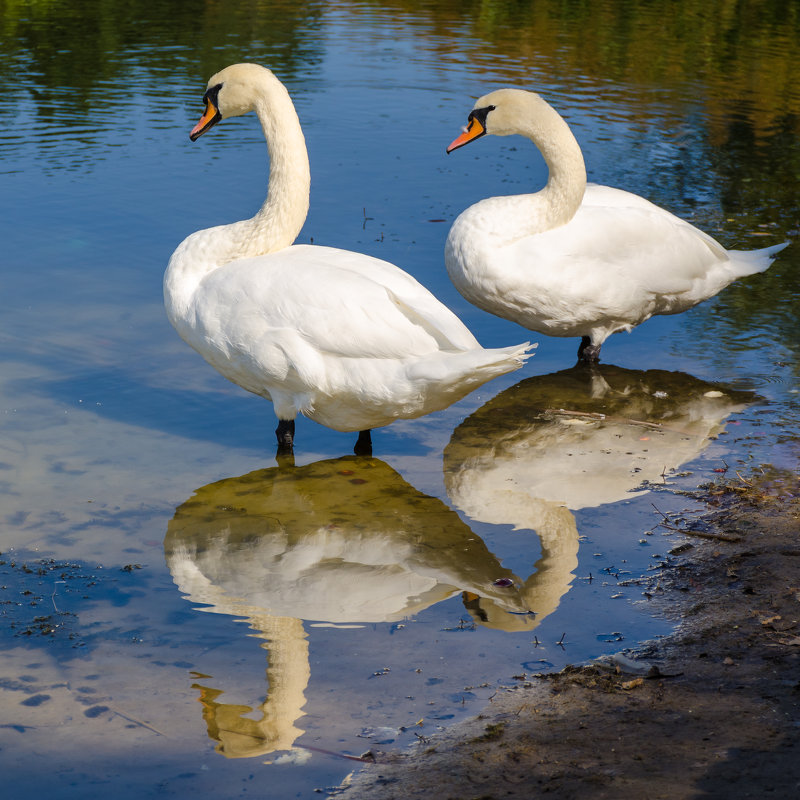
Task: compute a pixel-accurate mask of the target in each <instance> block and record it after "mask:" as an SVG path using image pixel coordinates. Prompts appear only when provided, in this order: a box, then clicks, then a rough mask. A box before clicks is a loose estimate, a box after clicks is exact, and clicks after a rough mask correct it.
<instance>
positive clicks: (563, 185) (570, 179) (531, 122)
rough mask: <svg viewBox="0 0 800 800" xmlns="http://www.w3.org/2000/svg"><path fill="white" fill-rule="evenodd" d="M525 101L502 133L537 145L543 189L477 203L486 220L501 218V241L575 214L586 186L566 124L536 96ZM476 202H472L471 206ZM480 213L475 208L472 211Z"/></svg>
mask: <svg viewBox="0 0 800 800" xmlns="http://www.w3.org/2000/svg"><path fill="white" fill-rule="evenodd" d="M528 103H529V104H530V105H526V106H525V108H524V110H521V112H520V113H519V114H518V116H517V119H516V121H515V124H514V128H513V130H511V129H509V130H508V133H512V132H513V133H518V134H521V135H522V136H526V137H527V138H529V139H530V140H531V141H532V142H533V143H534V144H535V145H536V146H537V147H538V148H539V150H540V152H541V153H542V156H544V160H545V162H546V164H547V168H548V171H549V175H548V179H547V184H546V185H545V187H544V188H543V189H541V190H540V191H538V192H535V193H533V194H523V195H513V196H510V197H493V198H489V199H488V200H485V201H483V203H486V204H488V206H487V210H490V214H489V215H488V217H487V218H489V219H496V218H497V217H500V218H502V219H503V239H504V240H505V241H507V242H514V241H517V240H519V239H522V238H525V237H527V236H535V235H536V234H540V233H544V232H546V231H549V230H553V229H554V228H558V227H560V226H561V225H565V224H566V223H567V222H569V221H570V220H571V219H572V218H573V217H574V216H575V213H576V212H577V210H578V208H579V207H580V205H581V201H582V200H583V194H584V191H585V189H586V167H585V165H584V161H583V154H582V153H581V149H580V146H579V145H578V142H577V140H576V139H575V137H574V136H573V135H572V131H571V130H570V129H569V126H568V125H567V123H566V122H564V120H563V119H562V118H561V117H560V116H559V114H558V113H557V112H556V111H555V109H553V108H552V107H551V106H549V105H548V104H547V103H546V102H545V101H544V100H542V98H540V97H538V96H537V95H531V96H530V97H529V98H528ZM481 205H482V203H478V205H477V206H476V209H480V207H481ZM482 214H483V210H479V211H478V215H479V216H480V215H482ZM478 224H480V223H478ZM494 234H495V235H497V231H496V230H495V231H494Z"/></svg>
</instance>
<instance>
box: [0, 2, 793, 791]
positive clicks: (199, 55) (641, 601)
mask: <svg viewBox="0 0 800 800" xmlns="http://www.w3.org/2000/svg"><path fill="white" fill-rule="evenodd" d="M667 5H669V11H668V13H667V10H666V9H667ZM799 9H800V5H798V4H797V3H794V2H792V3H788V4H787V3H785V2H759V3H755V2H754V3H744V4H738V5H735V6H731V5H730V4H727V3H722V2H719V3H712V4H711V5H708V4H706V5H704V6H703V8H702V9H697V8H696V4H692V3H688V2H686V3H677V4H674V3H670V4H666V3H647V4H636V3H633V4H631V3H613V2H604V3H593V4H590V5H586V6H584V5H577V6H574V5H571V4H567V5H564V4H561V3H548V2H545V3H535V4H534V3H527V2H523V3H519V2H513V3H512V2H509V3H503V2H500V3H496V2H493V3H485V2H469V1H466V2H464V1H462V2H458V3H456V2H428V3H424V4H418V3H402V2H392V3H388V4H387V3H381V4H377V3H369V2H362V3H357V2H348V3H338V4H329V3H316V2H307V3H291V4H290V3H283V2H278V3H269V4H262V3H228V4H225V5H224V7H223V6H215V5H208V4H205V3H200V2H180V3H166V2H164V3H148V4H142V3H133V4H131V3H127V4H122V3H116V2H111V3H105V4H102V5H100V6H97V4H94V3H81V2H78V3H76V2H70V3H66V2H53V3H47V4H42V3H35V2H32V1H31V2H18V3H17V2H14V3H12V2H6V3H4V4H2V5H0V36H1V37H2V38H1V39H0V53H1V54H2V59H0V73H2V77H3V84H4V87H5V102H4V104H3V107H2V109H0V115H1V116H2V123H3V124H2V126H0V127H1V130H0V144H2V149H0V180H1V181H2V184H3V192H2V199H0V203H2V213H3V218H4V220H5V221H6V227H5V236H4V243H3V244H4V247H3V257H2V279H3V284H2V286H3V291H2V293H0V304H2V320H3V322H2V325H0V363H2V376H3V380H2V382H1V383H0V400H1V401H2V402H0V410H1V411H2V415H0V421H1V423H0V424H2V426H3V429H2V438H1V439H0V442H1V443H0V488H2V492H3V495H2V498H3V504H2V520H3V528H2V532H1V533H0V550H2V552H3V556H2V561H4V564H2V565H0V570H2V581H1V582H2V584H3V586H4V587H5V588H4V589H3V596H2V600H3V606H1V607H0V614H2V615H3V616H2V619H3V620H4V622H5V623H7V624H4V625H3V626H2V628H0V635H1V636H2V637H3V656H2V659H0V679H1V680H2V683H1V684H0V688H2V692H0V708H1V709H2V713H1V714H0V747H1V748H2V749H1V750H0V761H2V764H3V775H4V778H3V781H4V788H5V789H6V790H7V794H8V796H9V797H14V798H26V797H38V796H40V795H41V794H42V793H43V792H47V793H49V794H50V795H51V796H54V797H59V798H62V797H63V798H67V797H75V798H83V797H87V796H91V795H94V794H100V793H102V794H105V793H107V792H108V791H111V790H113V791H114V792H115V793H117V794H120V795H122V796H123V797H131V798H134V797H136V798H140V797H150V796H188V795H189V794H190V793H192V792H196V791H198V790H202V791H204V792H214V791H217V792H218V793H219V794H220V795H221V796H226V797H234V796H236V797H238V796H243V797H244V796H248V795H250V794H256V793H257V794H258V796H261V797H265V796H267V797H275V798H285V797H306V796H311V795H312V794H313V793H314V789H316V788H325V787H329V786H333V785H336V784H338V782H339V781H340V780H341V779H342V778H343V777H344V775H345V774H346V773H347V772H348V771H349V770H350V769H351V768H352V767H353V764H354V762H352V761H349V760H348V759H347V758H344V757H343V756H358V755H360V754H361V753H363V752H364V751H366V750H368V749H369V748H370V747H380V748H388V747H402V746H406V745H413V744H414V743H415V742H417V741H423V740H424V739H425V737H427V736H429V735H430V734H431V733H433V732H435V731H436V730H437V729H438V728H439V727H440V726H444V725H448V724H452V722H454V721H457V720H458V719H460V718H463V717H464V716H465V715H469V714H475V713H477V712H479V711H480V709H481V708H482V707H483V705H484V704H485V702H486V701H487V700H488V698H489V697H490V696H491V694H492V693H493V692H495V691H496V690H497V688H498V687H499V686H503V685H510V684H512V683H514V682H515V680H517V679H518V678H519V676H521V675H526V674H530V673H532V672H536V671H540V670H543V669H558V668H560V667H561V666H563V665H564V664H566V663H577V662H581V661H584V660H587V659H590V658H594V657H597V656H599V655H602V654H604V653H613V652H616V651H618V650H620V649H622V648H625V647H630V646H634V645H635V644H636V643H637V642H638V641H640V640H642V639H645V638H648V637H651V636H655V635H659V634H662V633H664V632H666V631H668V630H669V625H668V623H667V622H665V621H663V620H656V619H653V618H651V616H650V615H649V614H648V609H647V600H646V596H645V595H644V594H643V592H644V590H645V589H646V588H647V587H645V586H643V585H639V584H638V583H637V579H638V577H639V576H641V575H643V574H646V573H647V572H648V570H649V568H650V567H651V566H653V565H657V564H659V563H661V561H663V560H664V559H665V558H666V557H667V555H668V550H669V549H670V548H672V547H673V546H674V545H675V544H676V543H677V540H676V539H675V538H674V537H672V536H670V535H668V534H669V532H665V531H664V530H663V529H659V528H658V523H659V522H660V521H661V519H662V517H661V516H660V514H659V513H658V512H662V513H672V512H678V511H680V510H683V509H684V508H685V509H686V511H687V513H689V512H691V511H692V510H693V509H694V508H695V506H693V505H692V504H691V503H690V501H688V500H686V499H685V498H682V497H680V496H678V495H675V494H673V493H670V492H667V491H664V490H663V487H664V486H667V487H670V486H671V487H674V488H692V487H694V486H697V485H698V484H700V483H702V482H704V481H707V480H710V479H712V478H714V477H716V476H718V475H719V474H720V473H719V472H715V470H722V469H725V468H726V466H729V467H730V468H731V471H735V470H741V471H744V472H746V471H747V470H749V469H754V468H757V465H758V464H760V463H763V462H767V461H774V462H777V463H779V464H782V465H787V466H794V465H795V464H796V455H797V447H796V432H797V428H798V425H797V422H798V364H799V363H800V361H799V360H798V352H800V330H798V324H797V308H798V293H799V287H800V279H798V277H797V276H798V275H799V274H800V271H798V267H800V263H798V255H797V253H796V252H795V250H796V248H795V247H794V246H792V247H790V248H789V249H787V250H786V251H785V252H784V253H783V254H781V257H780V258H779V260H778V261H777V262H776V263H775V265H774V266H773V267H772V268H771V269H770V271H769V272H768V273H766V274H765V275H762V276H758V277H755V278H753V279H750V280H747V281H743V282H741V283H740V284H739V285H737V286H735V287H731V288H729V289H728V290H726V291H725V292H724V293H722V294H721V295H720V296H719V297H718V298H715V299H714V300H713V301H710V302H708V303H706V304H703V305H701V306H699V307H698V308H696V309H694V310H692V311H691V312H689V313H686V314H683V315H681V316H679V317H674V318H672V317H662V318H658V319H654V320H650V321H649V322H647V323H646V324H645V325H643V326H641V327H640V328H638V329H637V330H636V331H635V332H634V333H632V334H630V335H617V336H614V337H612V338H611V339H610V340H609V341H608V342H606V344H605V346H604V348H603V355H604V364H603V365H602V369H601V370H600V371H599V372H598V374H597V375H595V376H594V377H593V378H590V376H587V375H586V373H584V372H582V371H575V370H572V369H570V367H571V366H572V364H573V363H574V357H575V350H576V347H577V342H575V341H572V340H558V339H548V338H545V337H537V338H538V341H539V348H538V351H537V354H536V356H535V357H534V358H533V359H532V360H531V361H530V362H529V364H528V365H526V367H525V368H524V369H523V370H522V371H521V372H518V373H516V374H514V375H510V376H506V377H505V378H503V379H499V380H497V381H494V382H492V383H490V384H488V385H487V386H484V387H483V388H481V389H480V390H479V391H477V392H475V393H474V394H472V395H470V396H469V397H467V398H466V399H465V400H463V401H462V402H461V403H459V404H457V405H455V406H452V407H451V408H449V409H447V410H445V411H443V412H440V413H438V414H435V415H431V416H430V417H427V418H424V419H421V420H415V421H409V422H402V423H397V424H395V425H393V426H391V427H389V428H386V429H382V430H380V431H377V432H375V434H374V442H375V458H373V459H356V458H353V457H352V456H350V455H349V453H350V452H351V448H352V444H353V441H352V438H353V437H351V436H349V435H345V434H339V433H336V432H333V431H329V430H327V429H325V428H322V427H320V426H318V425H315V424H314V423H311V422H308V421H304V420H300V421H299V422H298V447H297V452H296V458H295V464H294V466H293V467H292V466H291V465H287V464H278V463H277V462H276V461H275V459H274V434H273V429H274V427H275V420H274V416H273V414H272V410H271V407H270V405H269V404H268V403H266V402H265V401H263V400H260V399H259V398H255V397H251V396H248V395H246V394H245V393H243V392H242V391H240V390H238V389H237V388H236V387H234V386H232V385H231V384H228V383H227V382H226V381H225V380H224V379H223V378H221V377H220V376H218V375H217V374H216V373H215V372H214V371H213V370H211V369H210V368H209V367H207V365H206V364H205V363H204V362H203V361H202V360H201V359H200V358H199V356H196V355H195V354H194V353H193V352H192V351H190V350H189V349H188V348H187V347H186V346H185V345H184V344H183V343H182V342H181V341H180V340H179V339H178V337H177V335H176V334H175V333H174V332H173V331H172V329H171V328H170V326H169V324H168V322H167V321H166V319H165V316H164V313H163V305H162V300H161V276H162V274H163V270H164V268H165V266H166V262H167V260H168V258H169V255H170V253H171V252H172V250H173V249H174V248H175V246H176V245H177V244H178V242H180V240H181V239H182V238H183V237H184V236H185V235H187V234H188V233H190V232H191V231H193V230H197V229H199V228H201V227H206V226H209V225H212V224H217V223H220V222H227V221H233V220H235V219H240V218H243V217H246V216H249V215H250V214H252V213H253V211H254V209H255V208H257V206H258V205H259V204H260V202H261V200H262V199H263V196H264V193H265V191H266V171H267V162H266V150H265V148H264V145H263V141H262V139H261V132H260V129H259V127H258V125H257V121H256V120H255V118H254V117H251V118H243V119H237V120H230V121H226V122H225V123H224V124H222V125H220V126H217V127H216V128H215V129H214V131H213V132H212V133H210V134H209V135H208V136H205V137H203V139H201V140H200V141H198V142H197V143H194V144H192V143H190V142H189V140H188V131H189V130H190V129H191V127H192V126H193V125H194V123H195V121H196V120H197V118H198V117H199V115H200V113H201V111H202V102H201V98H202V94H203V91H204V88H205V83H206V80H207V79H208V77H209V76H210V75H211V74H212V73H213V72H215V71H217V70H218V69H219V68H221V67H222V66H225V65H226V64H228V63H232V62H235V61H241V60H253V61H258V62H260V63H262V64H265V65H266V66H269V67H270V68H272V69H273V70H274V71H275V73H276V74H277V75H278V76H279V77H280V79H281V80H283V81H284V82H285V83H286V85H287V87H288V88H289V91H290V92H291V94H292V96H293V98H294V100H295V103H296V105H297V108H298V113H299V115H300V119H301V123H302V125H303V128H304V131H305V135H306V138H307V142H308V148H309V154H310V158H311V166H312V197H311V209H310V212H309V217H308V220H307V222H306V225H305V228H304V229H303V231H302V233H301V235H300V238H299V241H302V242H308V241H311V240H313V241H314V242H316V243H320V244H323V243H324V244H329V245H334V246H340V247H345V248H349V249H354V250H359V251H362V252H367V253H370V254H373V255H376V256H379V257H382V258H385V259H387V260H389V261H392V262H394V263H397V264H399V265H400V266H402V267H403V268H404V269H406V270H408V271H409V272H410V273H412V274H413V275H414V276H415V277H416V278H418V279H419V280H420V281H421V282H422V283H423V284H425V285H426V286H427V287H429V288H430V289H431V290H432V291H433V292H434V293H435V294H436V295H437V296H438V297H439V298H440V299H441V300H442V301H443V302H445V303H446V304H447V305H448V306H450V307H451V308H453V309H454V310H455V311H456V312H457V313H458V314H459V316H461V318H462V319H463V320H464V321H465V322H466V323H467V325H469V327H470V328H471V329H472V330H473V331H474V332H475V333H476V335H477V336H478V338H479V340H480V341H481V343H482V344H484V345H486V346H500V345H507V344H512V343H516V342H521V341H524V340H525V339H526V338H528V337H529V334H528V333H527V332H526V331H524V330H522V329H520V328H518V327H517V326H515V325H513V324H511V323H508V322H506V321H504V320H500V319H497V318H494V317H491V316H490V315H488V314H485V313H483V312H481V311H479V310H478V309H476V308H474V307H472V306H470V305H469V304H467V303H466V302H465V301H464V300H463V299H462V298H461V297H460V295H458V293H457V292H456V291H455V289H454V288H453V287H452V285H451V284H450V283H449V281H448V279H447V276H446V273H445V271H444V266H443V259H442V250H443V245H444V240H445V237H446V235H447V230H448V227H449V223H450V222H451V221H452V220H453V219H454V218H455V216H456V215H457V214H458V213H459V212H460V211H461V210H462V209H463V208H464V207H466V206H467V205H469V204H470V203H472V202H474V201H476V200H478V199H480V198H481V197H484V196H487V195H492V194H503V193H512V192H521V191H528V190H533V189H535V188H536V187H538V186H540V185H541V184H542V182H543V181H544V180H545V178H546V171H545V167H544V164H543V162H542V160H541V157H540V156H539V155H538V154H537V153H536V152H535V150H534V149H533V148H532V147H531V146H530V145H528V144H527V143H526V142H525V141H523V140H522V139H503V140H500V139H492V138H487V139H485V140H482V141H481V142H479V143H476V144H475V145H473V146H471V147H470V148H467V149H465V150H462V151H459V152H457V153H454V154H453V155H451V156H445V154H444V148H445V146H446V145H447V144H448V143H449V142H450V141H451V140H452V139H453V137H454V136H455V135H456V134H457V132H458V131H459V129H460V127H461V125H463V124H464V121H465V119H466V114H467V112H468V111H469V109H470V108H471V106H472V102H473V99H474V98H475V97H477V96H478V95H480V94H483V93H485V92H486V91H488V90H491V89H492V88H499V87H501V86H506V85H519V86H524V87H527V88H533V89H536V90H537V91H540V92H541V93H542V94H543V95H545V96H546V97H547V98H548V99H549V100H550V101H551V102H552V103H553V104H554V105H555V106H556V107H557V108H558V109H559V110H560V111H561V112H562V113H563V115H564V116H565V118H566V119H567V120H568V121H569V122H570V124H571V125H572V126H573V129H574V131H575V133H576V136H577V137H578V139H579V141H580V144H581V146H582V148H583V149H584V154H585V157H586V161H587V168H588V171H589V175H590V178H591V179H592V180H595V181H598V182H603V183H608V184H611V185H616V186H621V187H624V188H627V189H630V190H632V191H635V192H637V193H639V194H642V195H644V196H646V197H648V198H650V199H651V200H654V201H655V202H658V203H660V204H662V205H664V206H665V207H667V208H669V209H671V210H673V211H675V212H677V213H680V214H681V215H683V216H685V217H687V218H689V219H691V220H692V221H693V222H695V223H696V224H698V225H700V226H701V227H703V228H704V229H706V230H708V231H709V232H710V233H713V234H714V235H716V236H717V237H718V238H719V239H720V241H722V242H723V243H724V244H725V245H727V246H737V247H743V248H754V247H760V246H764V245H766V244H771V243H775V242H779V241H784V240H788V239H793V238H794V236H795V234H796V230H797V221H798V194H799V193H798V178H799V176H800V168H799V167H798V165H799V164H800V148H799V147H798V144H797V142H798V137H797V134H798V119H800V117H799V116H798V114H800V90H798V88H797V82H796V80H795V79H794V74H793V65H794V64H796V63H797V57H798V53H797V49H798V46H800V45H798V42H800V35H798V34H800V31H798V26H800V12H799ZM606 362H607V363H606ZM562 409H563V410H565V411H566V413H564V412H562ZM598 414H604V415H605V419H600V418H599V417H598ZM729 474H731V473H730V472H729ZM653 487H661V488H660V489H659V490H658V491H655V490H654V488H653ZM654 505H655V506H656V507H657V510H656V508H654ZM23 564H24V565H26V568H27V569H23V567H22V565H23ZM26 592H28V593H29V594H26ZM531 609H534V610H535V613H529V612H530V610H531ZM515 676H517V677H516V678H515ZM43 763H46V764H47V769H46V770H44V769H42V768H41V765H42V764H43Z"/></svg>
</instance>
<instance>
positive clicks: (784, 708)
mask: <svg viewBox="0 0 800 800" xmlns="http://www.w3.org/2000/svg"><path fill="white" fill-rule="evenodd" d="M698 496H699V497H701V499H702V500H704V501H705V502H706V503H707V504H708V506H709V512H708V514H705V515H703V516H702V517H701V518H698V519H695V520H693V521H692V522H690V523H677V525H681V524H683V525H684V527H683V528H682V530H683V532H684V533H685V534H686V544H685V545H683V546H682V547H679V548H677V551H678V552H677V553H675V554H674V555H673V556H672V557H671V559H670V561H669V562H668V564H667V565H665V566H664V568H663V569H662V570H661V571H660V573H659V574H658V576H657V578H655V579H654V582H653V584H652V586H650V587H649V593H650V594H651V596H652V602H653V603H656V604H657V605H658V608H659V609H660V611H661V613H663V614H664V615H665V616H667V617H669V618H672V619H675V620H676V621H678V622H679V625H678V628H677V630H676V632H675V633H674V634H672V635H671V636H669V637H666V638H663V639H660V640H658V641H655V642H650V643H648V644H646V645H643V646H642V647H640V648H638V649H637V650H636V651H635V652H632V653H631V652H626V654H625V656H626V657H623V658H620V659H618V660H617V661H613V660H608V661H604V662H599V663H597V664H591V665H582V666H576V667H568V668H566V669H564V670H563V671H562V672H559V673H557V674H548V675H526V676H519V682H518V685H516V686H513V687H508V688H507V689H504V690H502V691H499V692H498V693H497V694H496V695H495V696H494V697H493V698H492V702H491V703H490V705H489V706H488V707H487V708H486V709H484V711H483V713H482V714H481V715H479V716H478V717H475V718H473V719H471V720H469V721H467V722H466V723H464V724H461V725H458V726H454V727H453V728H452V729H449V730H447V731H445V732H444V733H442V734H440V735H436V736H434V737H431V738H430V739H428V740H426V741H424V742H421V743H420V744H419V745H418V746H417V747H416V749H415V750H414V751H413V752H407V753H400V754H397V753H395V754H391V753H382V752H374V753H372V754H371V757H372V756H374V758H375V763H372V764H370V765H368V766H366V767H365V768H364V769H363V770H360V771H357V772H355V773H353V774H352V775H351V776H350V778H349V779H348V781H347V782H346V783H345V784H344V785H343V787H342V788H341V789H340V790H339V791H337V792H336V794H335V796H336V798H338V799H341V800H351V799H352V800H415V798H425V799H426V800H428V798H430V797H436V798H437V800H501V798H531V797H537V796H539V795H543V794H547V795H548V796H549V797H554V798H578V797H581V798H584V797H592V798H593V800H602V798H615V800H626V799H627V798H631V800H633V799H634V798H635V799H636V800H642V798H646V799H647V800H656V799H657V798H669V799H672V798H720V800H722V799H723V798H725V800H731V799H732V798H747V797H752V798H765V797H767V798H797V797H800V483H799V482H798V478H797V476H796V475H794V474H791V473H777V472H775V471H768V472H759V474H757V475H754V476H745V477H742V476H739V475H737V476H736V478H735V479H733V480H723V481H720V482H719V483H716V484H713V485H709V486H706V487H704V488H703V489H701V490H700V491H699V493H698ZM665 524H671V522H670V521H668V520H666V521H665Z"/></svg>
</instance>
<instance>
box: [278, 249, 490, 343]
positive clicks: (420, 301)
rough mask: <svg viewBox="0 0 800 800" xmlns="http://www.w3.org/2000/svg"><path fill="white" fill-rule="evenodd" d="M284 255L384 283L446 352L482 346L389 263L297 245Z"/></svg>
mask: <svg viewBox="0 0 800 800" xmlns="http://www.w3.org/2000/svg"><path fill="white" fill-rule="evenodd" d="M283 252H284V255H286V256H287V257H288V258H289V259H291V260H293V261H294V260H295V259H296V260H298V261H299V262H301V263H305V262H307V261H313V262H315V263H318V262H324V264H325V265H327V266H328V267H330V268H335V269H339V270H345V271H347V272H350V273H352V274H353V275H357V276H362V277H363V278H366V279H368V280H369V281H371V282H375V283H378V284H380V285H381V286H383V287H384V288H385V289H386V290H387V291H388V292H389V293H390V294H391V296H392V297H393V299H394V301H395V302H396V304H397V306H398V308H400V309H402V311H403V313H404V315H405V316H406V317H407V319H408V320H409V321H412V322H413V323H414V324H415V325H419V326H421V327H423V328H424V329H425V330H426V331H427V332H428V334H429V335H430V336H432V337H433V338H434V339H435V340H436V341H437V343H438V345H439V347H440V348H442V349H446V350H472V349H474V348H476V347H479V344H478V342H477V340H476V339H475V337H474V336H473V335H472V333H471V332H470V331H469V329H468V328H467V326H466V325H464V323H463V322H462V321H461V320H460V319H459V318H458V317H457V316H456V315H455V314H454V313H453V312H452V311H451V310H450V309H449V308H447V306H445V305H444V304H442V303H441V301H439V300H437V299H436V297H435V296H434V295H433V294H432V293H431V292H430V291H428V290H427V289H426V288H425V287H424V286H423V285H422V284H421V283H420V282H419V281H417V280H416V279H415V278H413V277H412V276H411V275H409V274H408V273H407V272H404V271H403V270H402V269H400V268H399V267H396V266H395V265H394V264H391V263H390V262H388V261H383V260H382V259H379V258H374V257H373V256H368V255H365V254H363V253H353V252H351V251H349V250H339V249H338V248H334V247H317V246H313V245H295V246H294V247H290V248H289V249H288V250H285V251H283ZM288 263H289V261H287V265H288Z"/></svg>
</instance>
